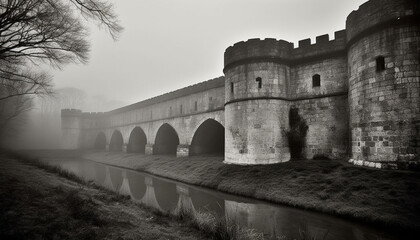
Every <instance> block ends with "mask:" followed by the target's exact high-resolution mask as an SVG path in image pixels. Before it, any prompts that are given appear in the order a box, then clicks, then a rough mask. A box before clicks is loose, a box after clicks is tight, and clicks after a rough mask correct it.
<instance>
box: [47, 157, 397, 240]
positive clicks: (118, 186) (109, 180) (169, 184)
mask: <svg viewBox="0 0 420 240" xmlns="http://www.w3.org/2000/svg"><path fill="white" fill-rule="evenodd" d="M51 163H53V164H58V165H60V166H61V167H62V168H64V169H67V170H69V171H71V172H73V173H75V174H77V175H79V176H81V177H84V178H85V179H88V180H93V181H95V182H96V183H97V184H99V185H101V186H105V187H107V188H109V189H112V190H114V191H116V192H119V193H121V194H125V195H128V196H130V197H131V198H132V199H133V200H134V201H137V202H141V203H143V204H145V205H147V206H150V207H153V208H156V209H159V210H163V211H178V210H179V209H181V208H183V209H189V210H191V211H192V212H194V213H195V212H196V211H211V212H214V213H216V214H217V215H219V216H221V217H224V218H226V219H227V220H228V221H233V222H235V223H236V224H238V225H241V226H247V227H249V228H255V229H257V230H258V231H262V232H264V233H265V235H266V236H271V237H273V238H275V237H279V236H283V235H286V236H287V237H292V238H295V237H299V236H300V231H305V232H306V233H309V235H310V236H312V237H316V238H317V239H345V240H346V239H358V240H359V239H360V240H370V239H398V238H397V237H394V236H391V235H389V234H385V233H382V232H380V231H378V230H376V229H373V228H368V227H365V226H362V225H360V224H357V223H354V222H350V221H347V220H343V219H340V218H337V217H333V216H329V215H326V214H320V213H316V212H310V211H305V210H300V209H295V208H290V207H285V206H281V205H275V204H270V203H266V202H262V201H257V200H254V199H250V198H243V197H237V196H233V195H229V194H224V193H221V192H218V191H213V190H209V189H204V188H200V187H195V186H190V185H187V184H182V183H178V182H175V181H171V180H167V179H163V178H159V177H154V176H151V175H148V174H144V173H140V172H136V171H132V170H126V169H121V168H117V167H113V166H107V165H103V164H100V163H95V162H91V161H83V160H60V161H51ZM324 237H325V238H324Z"/></svg>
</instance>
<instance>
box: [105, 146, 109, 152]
mask: <svg viewBox="0 0 420 240" xmlns="http://www.w3.org/2000/svg"><path fill="white" fill-rule="evenodd" d="M105 151H107V152H109V144H107V145H105Z"/></svg>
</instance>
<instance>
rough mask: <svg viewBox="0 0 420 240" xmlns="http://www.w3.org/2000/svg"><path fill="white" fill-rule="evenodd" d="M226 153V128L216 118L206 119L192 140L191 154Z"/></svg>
mask: <svg viewBox="0 0 420 240" xmlns="http://www.w3.org/2000/svg"><path fill="white" fill-rule="evenodd" d="M224 153H225V128H224V127H223V125H222V124H220V123H219V122H217V121H216V120H214V119H207V120H206V121H204V122H203V123H202V124H201V125H200V127H198V129H197V131H196V132H195V133H194V137H193V139H192V141H191V146H190V155H200V154H212V155H223V154H224Z"/></svg>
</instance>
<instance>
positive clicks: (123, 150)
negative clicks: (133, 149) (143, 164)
mask: <svg viewBox="0 0 420 240" xmlns="http://www.w3.org/2000/svg"><path fill="white" fill-rule="evenodd" d="M127 145H128V144H123V145H122V152H123V153H127Z"/></svg>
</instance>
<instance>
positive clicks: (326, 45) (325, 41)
mask: <svg viewBox="0 0 420 240" xmlns="http://www.w3.org/2000/svg"><path fill="white" fill-rule="evenodd" d="M345 49H346V30H341V31H337V32H335V33H334V39H332V40H330V39H329V36H328V34H324V35H321V36H317V37H316V42H315V43H314V44H311V39H310V38H307V39H303V40H300V41H299V44H298V47H296V48H294V45H293V43H291V42H287V41H285V40H276V39H273V38H266V39H264V40H260V39H258V38H256V39H249V40H248V41H246V42H244V41H241V42H238V43H235V44H234V45H233V46H230V47H228V48H227V49H226V51H225V68H226V66H228V65H232V64H234V63H239V62H241V61H248V60H258V59H267V58H268V59H276V60H281V61H283V62H285V63H286V64H294V63H298V62H299V61H300V60H301V59H302V58H313V57H323V56H325V55H328V54H332V53H337V52H340V51H345Z"/></svg>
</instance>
